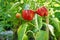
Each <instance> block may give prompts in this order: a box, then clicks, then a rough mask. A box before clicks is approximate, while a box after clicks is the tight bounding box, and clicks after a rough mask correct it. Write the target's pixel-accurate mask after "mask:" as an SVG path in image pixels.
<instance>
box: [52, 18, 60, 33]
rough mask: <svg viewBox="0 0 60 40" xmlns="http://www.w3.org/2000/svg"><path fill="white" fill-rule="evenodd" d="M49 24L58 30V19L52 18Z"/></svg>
mask: <svg viewBox="0 0 60 40" xmlns="http://www.w3.org/2000/svg"><path fill="white" fill-rule="evenodd" d="M51 24H52V25H53V27H54V28H55V30H56V31H58V32H60V26H59V20H58V19H57V18H52V21H51Z"/></svg>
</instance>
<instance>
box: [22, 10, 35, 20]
mask: <svg viewBox="0 0 60 40" xmlns="http://www.w3.org/2000/svg"><path fill="white" fill-rule="evenodd" d="M34 15H35V13H34V11H33V10H22V17H23V19H24V20H28V21H31V20H33V18H34Z"/></svg>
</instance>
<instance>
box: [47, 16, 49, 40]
mask: <svg viewBox="0 0 60 40" xmlns="http://www.w3.org/2000/svg"><path fill="white" fill-rule="evenodd" d="M46 24H47V25H46V32H47V34H48V40H49V28H48V24H49V16H46Z"/></svg>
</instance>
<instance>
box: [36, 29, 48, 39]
mask: <svg viewBox="0 0 60 40" xmlns="http://www.w3.org/2000/svg"><path fill="white" fill-rule="evenodd" d="M36 40H48V34H47V32H46V31H42V30H40V31H39V32H37V34H36Z"/></svg>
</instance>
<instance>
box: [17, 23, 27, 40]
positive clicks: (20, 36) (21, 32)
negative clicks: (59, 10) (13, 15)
mask: <svg viewBox="0 0 60 40" xmlns="http://www.w3.org/2000/svg"><path fill="white" fill-rule="evenodd" d="M26 28H27V24H22V25H21V26H20V27H19V28H18V31H17V33H18V40H23V36H24V34H25V31H26Z"/></svg>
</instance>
